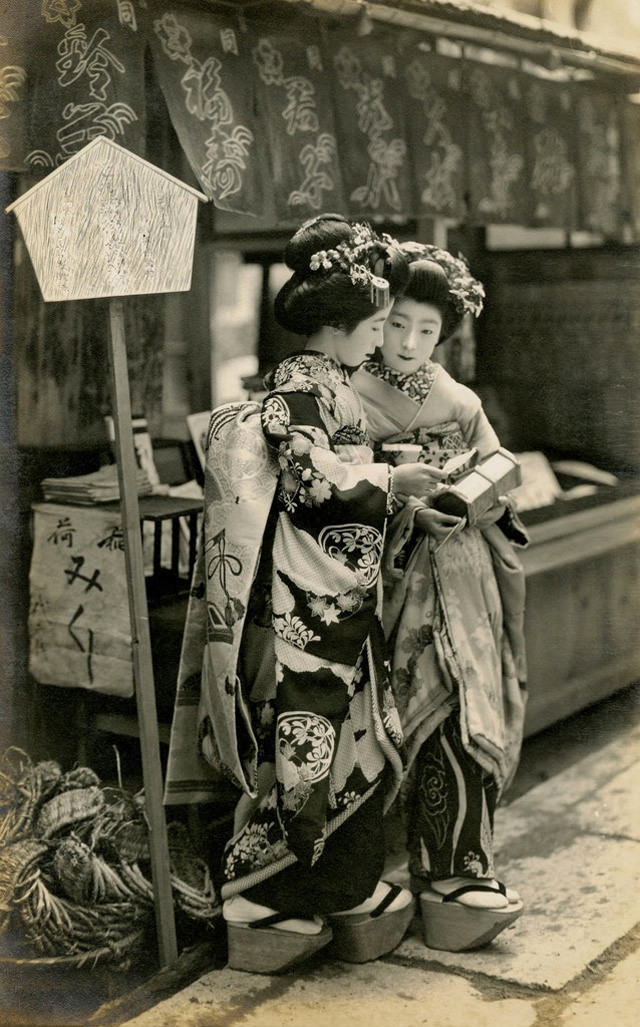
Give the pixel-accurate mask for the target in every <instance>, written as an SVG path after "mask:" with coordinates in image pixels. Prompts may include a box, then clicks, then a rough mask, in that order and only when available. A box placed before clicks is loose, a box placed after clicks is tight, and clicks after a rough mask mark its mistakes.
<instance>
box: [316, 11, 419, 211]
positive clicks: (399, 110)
mask: <svg viewBox="0 0 640 1027" xmlns="http://www.w3.org/2000/svg"><path fill="white" fill-rule="evenodd" d="M330 46H331V54H332V61H333V72H334V74H333V79H334V103H335V119H336V130H337V133H338V154H339V157H340V163H341V167H342V178H343V182H344V187H345V194H346V196H345V198H346V201H347V205H348V207H349V210H350V213H351V214H352V215H354V216H358V215H361V214H370V215H375V214H386V215H389V214H404V213H406V211H408V210H411V208H412V207H413V206H414V204H413V200H412V196H411V184H410V179H409V168H408V162H407V143H406V135H405V112H404V108H405V103H404V97H403V90H402V88H401V78H400V72H399V68H398V55H397V53H396V50H395V47H394V44H393V41H392V39H391V38H390V37H388V38H387V39H378V38H376V39H375V40H374V39H371V38H370V37H367V38H366V39H361V38H359V37H357V36H354V35H353V33H352V32H346V31H341V30H336V31H335V32H333V33H331V37H330Z"/></svg>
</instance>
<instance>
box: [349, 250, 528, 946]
mask: <svg viewBox="0 0 640 1027" xmlns="http://www.w3.org/2000/svg"><path fill="white" fill-rule="evenodd" d="M402 248H403V251H404V252H406V253H407V256H408V258H409V260H410V268H409V273H410V278H409V283H408V285H407V287H406V289H405V290H404V292H403V294H402V296H400V297H399V298H398V299H396V301H395V303H394V306H393V309H392V312H391V314H390V316H389V318H388V320H387V322H386V324H385V329H384V343H383V346H382V351H381V360H378V359H372V360H369V361H367V362H366V363H365V364H363V366H362V368H361V369H360V370H359V371H358V372H357V373H356V374H355V375H354V378H353V383H354V385H355V386H356V388H357V389H358V391H359V392H360V395H361V397H362V399H363V402H364V406H365V411H366V415H367V424H368V430H369V432H370V435H371V436H372V438H373V439H374V440H375V441H376V443H378V444H380V443H382V442H387V443H405V444H406V443H413V444H416V443H417V444H418V445H420V446H421V447H422V450H421V453H420V457H419V459H420V460H422V461H424V462H425V463H426V464H429V465H432V466H433V467H436V468H442V466H443V465H444V464H445V462H446V461H447V460H449V459H450V458H451V457H452V456H455V455H456V454H460V453H464V452H466V451H469V450H471V449H474V448H475V449H477V450H478V453H479V456H480V457H482V456H486V455H488V454H489V453H491V452H493V451H494V450H496V449H497V448H498V447H499V445H500V443H499V441H498V438H497V436H496V434H495V432H494V430H493V428H492V427H491V425H490V423H489V421H488V419H487V417H486V415H485V413H484V411H483V409H482V405H481V402H480V399H479V398H478V396H477V395H476V394H475V393H474V392H472V391H471V390H470V389H469V388H467V387H466V386H464V385H461V384H460V383H458V382H456V381H455V380H454V379H453V378H452V377H451V376H450V375H449V374H448V373H447V371H446V370H445V369H444V368H443V367H442V366H441V365H439V364H437V363H435V362H433V361H432V360H431V356H432V354H433V351H434V349H435V347H436V346H437V344H438V343H439V342H441V341H443V339H445V338H447V337H448V336H449V335H451V333H452V332H453V331H454V329H455V328H456V327H457V325H458V324H459V323H460V321H461V319H462V317H463V315H464V314H465V312H467V311H468V312H470V313H473V314H478V313H479V312H480V310H481V308H482V298H483V295H484V292H483V289H482V286H481V285H480V283H479V282H476V281H475V280H474V279H473V278H472V277H471V275H470V274H469V271H468V268H467V266H466V264H465V263H464V261H462V260H461V259H458V258H454V257H452V256H451V255H450V254H449V253H446V251H443V250H441V249H439V248H437V247H434V246H428V245H426V246H423V245H421V244H415V243H407V244H404V246H403V247H402ZM405 500H406V501H405V502H404V505H402V506H401V508H400V509H399V511H398V512H397V514H396V516H395V519H394V523H393V526H392V527H391V529H390V531H389V532H388V534H387V541H386V546H385V549H386V556H385V600H384V626H385V632H386V635H387V638H388V643H389V647H390V652H391V654H392V671H393V672H392V684H393V688H394V695H395V699H396V704H397V707H398V711H399V713H400V717H401V721H402V726H403V730H404V734H405V738H406V744H407V747H408V754H409V764H410V766H411V769H410V773H409V778H408V782H407V788H406V816H407V836H408V837H407V842H408V848H409V856H410V871H411V875H412V888H413V890H414V891H418V892H420V895H421V908H422V914H423V924H424V928H425V940H426V943H427V944H428V945H430V946H431V947H434V948H442V949H464V948H474V947H477V946H479V945H481V944H485V943H486V942H488V941H490V940H491V938H492V937H495V935H496V934H497V933H498V932H499V931H500V930H502V929H503V928H504V927H506V926H507V925H508V924H509V923H511V922H512V921H513V920H514V919H515V918H516V917H517V916H518V915H519V914H520V912H521V910H522V902H521V901H520V898H519V896H518V895H517V893H516V892H515V891H514V890H512V889H506V888H505V886H504V885H502V884H501V883H500V882H498V881H497V880H496V878H495V868H494V859H493V843H492V836H493V817H494V810H495V807H496V803H497V801H498V798H499V796H500V794H501V793H502V791H503V790H504V788H505V787H506V785H507V784H508V783H509V781H510V779H511V778H512V776H513V773H514V771H515V769H516V765H517V761H518V758H519V752H520V745H521V740H522V726H523V718H524V708H525V691H524V679H525V676H526V673H525V661H524V648H523V637H522V621H523V610H524V575H523V573H522V569H521V566H520V564H519V561H518V560H517V557H516V555H515V553H514V551H513V549H512V547H511V544H510V541H509V540H511V541H514V542H516V543H518V544H526V536H525V535H524V533H523V530H522V527H521V525H520V524H519V523H518V522H517V519H516V518H515V516H514V515H513V514H512V512H511V509H510V507H509V505H508V503H506V502H505V503H502V502H500V503H499V504H498V505H497V506H495V507H494V508H493V509H492V510H491V511H489V513H488V514H487V515H486V516H485V517H484V519H483V520H482V522H480V523H479V524H478V525H477V526H474V527H469V526H465V527H464V528H463V530H456V529H457V528H459V527H460V524H459V523H458V522H459V518H456V517H453V516H451V515H449V514H444V513H440V512H439V511H438V510H436V509H435V508H434V507H432V506H430V505H429V497H428V495H427V496H425V497H423V498H422V499H416V498H413V497H405ZM448 536H449V537H448Z"/></svg>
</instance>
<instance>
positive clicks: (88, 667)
mask: <svg viewBox="0 0 640 1027" xmlns="http://www.w3.org/2000/svg"><path fill="white" fill-rule="evenodd" d="M33 512H34V543H33V555H32V558H31V571H30V575H29V588H30V605H29V639H30V642H29V670H30V672H31V674H32V675H33V677H34V678H35V679H36V681H39V682H40V683H41V684H46V685H60V686H63V687H65V688H88V689H90V690H92V691H95V692H103V693H105V694H107V695H118V696H121V697H128V696H131V695H133V665H132V661H131V631H130V627H129V606H128V603H127V580H126V575H125V562H124V540H123V533H122V527H121V520H120V511H119V510H102V509H99V508H94V507H83V508H82V509H79V508H78V507H75V506H63V505H62V504H56V503H36V504H34V507H33Z"/></svg>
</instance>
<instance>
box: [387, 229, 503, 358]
mask: <svg viewBox="0 0 640 1027" xmlns="http://www.w3.org/2000/svg"><path fill="white" fill-rule="evenodd" d="M401 249H402V252H403V253H404V254H405V256H406V258H407V260H408V261H409V281H408V283H407V285H406V287H405V289H404V292H403V295H404V296H406V297H407V298H408V299H411V300H415V301H416V302H417V303H431V304H433V306H434V307H436V309H437V310H439V311H440V314H441V316H442V330H441V332H440V338H439V339H438V343H441V342H445V340H446V339H448V338H449V336H451V335H453V333H454V332H455V330H456V329H457V328H458V327H459V325H460V323H461V321H462V319H463V317H464V316H465V314H473V316H474V317H477V316H478V315H479V314H480V312H481V310H482V306H483V303H484V286H483V285H482V282H479V281H478V280H477V279H476V278H474V277H473V275H472V274H471V272H470V271H469V266H468V264H467V262H466V260H465V258H464V257H462V256H459V257H454V256H453V254H452V253H449V252H448V251H447V250H442V249H440V247H439V246H433V245H432V244H431V243H417V242H406V243H402V245H401Z"/></svg>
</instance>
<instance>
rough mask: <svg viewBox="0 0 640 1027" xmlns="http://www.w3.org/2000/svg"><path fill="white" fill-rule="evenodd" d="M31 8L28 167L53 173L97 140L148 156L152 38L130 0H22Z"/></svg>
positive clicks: (25, 158) (26, 161) (26, 159)
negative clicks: (147, 55) (147, 52)
mask: <svg viewBox="0 0 640 1027" xmlns="http://www.w3.org/2000/svg"><path fill="white" fill-rule="evenodd" d="M21 3H23V4H24V5H25V8H27V9H28V11H29V19H28V32H29V51H30V53H31V57H32V60H31V65H30V68H29V96H28V103H29V110H28V112H24V113H25V116H26V115H27V114H28V119H29V127H28V135H29V145H28V150H27V152H26V153H25V155H24V163H25V165H26V166H27V167H28V168H29V169H31V170H32V171H35V172H38V171H51V170H52V169H53V168H55V167H57V166H58V165H59V164H61V163H62V162H63V161H65V160H66V159H67V158H68V157H71V156H73V154H75V153H77V152H78V151H79V150H81V149H82V148H83V147H84V146H86V145H87V143H89V142H91V140H92V139H94V138H95V137H96V136H106V137H107V138H108V139H113V140H116V141H118V142H119V143H121V144H122V145H124V146H126V147H127V149H129V150H133V151H134V152H135V153H138V154H140V155H143V154H144V140H145V110H144V69H143V53H144V39H143V37H142V33H141V31H139V29H138V24H137V21H136V17H135V9H134V8H133V5H132V4H131V3H130V2H129V3H127V2H125V0H116V2H114V0H91V2H89V0H21Z"/></svg>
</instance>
